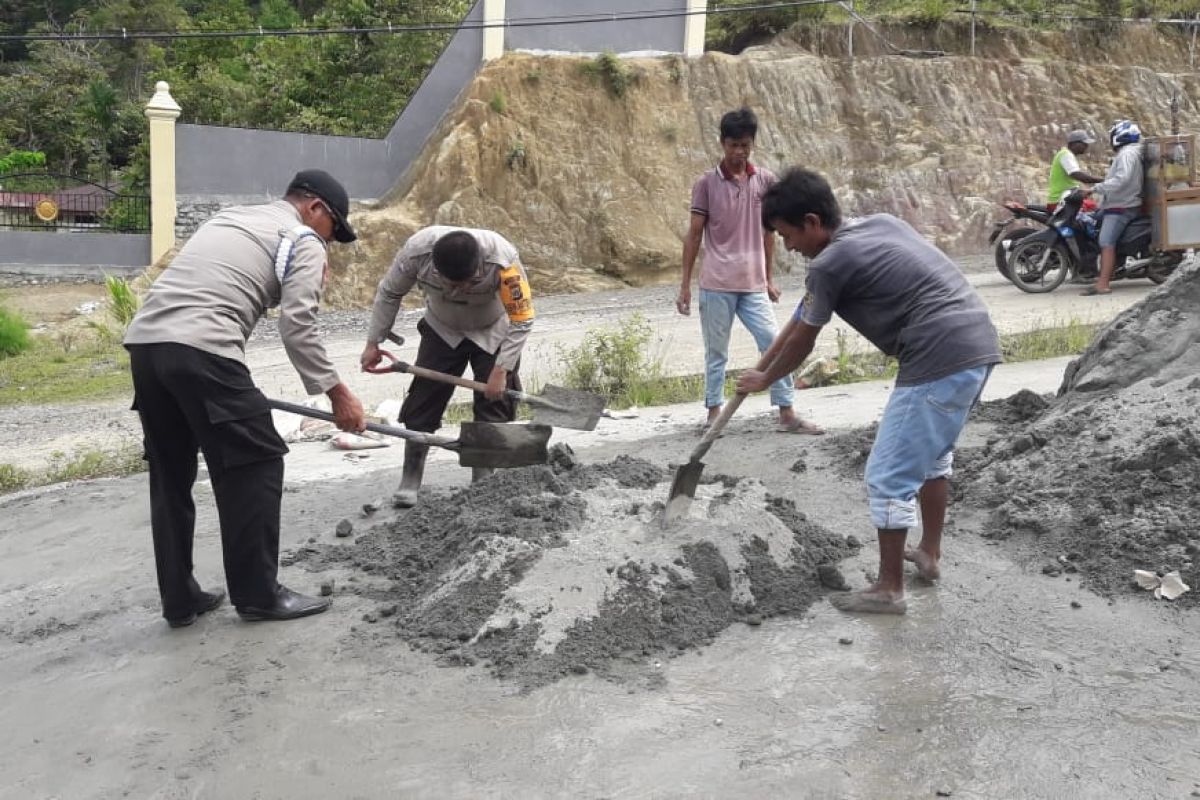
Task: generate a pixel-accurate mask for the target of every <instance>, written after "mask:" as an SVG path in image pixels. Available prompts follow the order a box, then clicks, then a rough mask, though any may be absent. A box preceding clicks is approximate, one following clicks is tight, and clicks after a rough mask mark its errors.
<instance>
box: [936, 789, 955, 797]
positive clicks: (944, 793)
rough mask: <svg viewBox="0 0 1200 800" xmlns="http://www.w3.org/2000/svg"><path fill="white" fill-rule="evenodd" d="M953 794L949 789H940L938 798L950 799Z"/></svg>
mask: <svg viewBox="0 0 1200 800" xmlns="http://www.w3.org/2000/svg"><path fill="white" fill-rule="evenodd" d="M952 794H954V792H952V791H950V790H949V789H938V790H937V796H938V797H949V796H950V795H952Z"/></svg>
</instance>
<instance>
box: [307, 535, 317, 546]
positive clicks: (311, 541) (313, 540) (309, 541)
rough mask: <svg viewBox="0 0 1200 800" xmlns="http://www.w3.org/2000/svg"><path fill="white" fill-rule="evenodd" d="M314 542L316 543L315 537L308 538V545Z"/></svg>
mask: <svg viewBox="0 0 1200 800" xmlns="http://www.w3.org/2000/svg"><path fill="white" fill-rule="evenodd" d="M316 541H317V537H315V536H310V537H308V543H309V544H313V543H315V542H316Z"/></svg>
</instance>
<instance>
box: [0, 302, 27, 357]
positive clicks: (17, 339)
mask: <svg viewBox="0 0 1200 800" xmlns="http://www.w3.org/2000/svg"><path fill="white" fill-rule="evenodd" d="M28 349H29V325H28V324H27V323H26V322H25V320H23V319H21V316H20V315H19V314H17V313H16V312H15V311H9V310H8V309H6V308H4V307H3V306H0V356H3V357H7V356H15V355H19V354H21V353H23V352H25V351H26V350H28Z"/></svg>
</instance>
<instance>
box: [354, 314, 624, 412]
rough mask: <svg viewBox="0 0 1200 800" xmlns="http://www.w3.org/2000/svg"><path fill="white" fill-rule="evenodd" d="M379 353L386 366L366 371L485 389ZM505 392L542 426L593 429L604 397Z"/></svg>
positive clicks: (558, 391) (553, 390)
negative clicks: (528, 409) (527, 408)
mask: <svg viewBox="0 0 1200 800" xmlns="http://www.w3.org/2000/svg"><path fill="white" fill-rule="evenodd" d="M388 338H389V339H391V340H392V341H396V340H397V339H398V338H399V337H397V336H395V334H389V335H388ZM403 341H404V340H403V339H400V342H403ZM379 352H380V353H381V354H382V355H383V357H384V358H386V359H388V360H390V361H391V362H392V363H391V364H389V365H387V366H381V367H372V368H371V369H368V370H367V371H368V372H374V373H376V374H381V373H385V372H406V373H408V374H409V375H415V376H417V377H419V378H426V379H428V380H431V381H438V382H439V383H449V384H451V385H454V386H461V387H463V388H464V389H474V390H475V391H477V392H482V391H483V390H484V389H486V388H487V386H486V385H485V384H482V383H480V382H479V381H472V380H468V379H467V378H459V377H456V376H454V375H447V374H446V373H444V372H435V371H434V370H431V369H426V368H425V367H418V366H416V365H415V364H409V363H406V362H404V361H398V360H396V357H395V356H393V355H392V354H391V353H389V352H388V351H386V350H380V351H379ZM505 394H507V395H508V396H509V397H511V398H513V399H514V400H518V401H520V402H522V403H528V404H529V405H531V406H533V421H534V422H536V423H540V424H543V425H553V426H555V427H558V428H573V429H575V430H579V431H594V430H596V423H597V422H599V421H600V416H601V414H602V413H603V412H604V398H603V397H601V396H600V395H598V394H592V393H591V392H581V391H579V390H577V389H564V388H562V387H561V386H547V387H546V388H545V389H543V390H542V394H541V395H533V394H525V392H518V391H516V390H515V389H509V390H507V391H506V392H505Z"/></svg>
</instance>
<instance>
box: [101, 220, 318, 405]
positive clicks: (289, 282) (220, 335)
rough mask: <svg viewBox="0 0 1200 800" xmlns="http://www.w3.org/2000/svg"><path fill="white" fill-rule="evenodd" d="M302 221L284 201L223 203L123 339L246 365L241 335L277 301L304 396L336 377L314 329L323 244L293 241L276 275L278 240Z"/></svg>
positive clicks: (303, 239)
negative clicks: (282, 270)
mask: <svg viewBox="0 0 1200 800" xmlns="http://www.w3.org/2000/svg"><path fill="white" fill-rule="evenodd" d="M298 225H300V213H299V212H298V211H297V210H296V208H295V206H293V205H292V204H291V203H289V202H287V201H286V200H277V201H275V202H273V203H266V204H263V205H253V206H235V207H233V208H227V209H225V210H223V211H221V212H219V213H217V215H216V216H214V217H213V218H212V219H211V220H209V221H208V222H206V223H204V224H203V225H201V226H200V228H199V229H198V230H197V231H196V232H195V234H193V235H192V238H190V239H189V240H188V241H187V244H185V245H184V246H183V248H182V249H181V250H180V251H179V254H178V255H177V256H175V259H174V260H173V261H171V265H170V266H169V267H167V269H166V270H164V271H163V273H162V275H160V276H159V278H158V280H156V281H155V282H154V285H153V286H152V287H151V288H150V293H149V295H148V296H147V297H146V301H145V303H143V305H142V307H141V309H140V310H139V311H138V313H137V316H136V317H134V319H133V322H132V323H130V325H129V329H128V331H127V332H126V334H125V344H157V343H161V342H174V343H177V344H184V345H188V346H189V347H195V348H196V349H198V350H203V351H204V352H206V353H212V354H213V355H216V356H221V357H223V358H231V359H234V360H236V361H240V362H242V363H245V361H246V340H247V339H248V338H249V336H250V332H251V331H252V330H254V326H255V324H257V323H258V320H259V319H260V318H261V317H262V315H263V313H264V312H265V311H266V310H267V309H268V308H271V307H274V306H276V305H278V306H279V336H280V338H281V339H282V340H283V347H284V350H285V351H286V352H287V355H288V359H289V360H290V361H291V362H292V366H293V367H295V368H296V372H298V373H299V374H300V380H301V381H302V382H303V383H304V388H305V390H306V391H307V392H308V393H309V394H318V393H320V392H325V391H328V390H329V389H331V388H333V387H334V386H336V385H337V384H338V383H339V382H340V379H339V378H338V374H337V371H336V370H335V369H334V368H333V363H332V362H331V361H330V360H329V357H328V356H327V355H326V354H325V347H324V345H322V344H321V340H320V338H319V336H318V335H317V306H318V305H319V303H320V300H321V290H322V288H323V285H324V279H325V264H326V252H325V243H324V242H323V241H322V240H321V239H320V237H317V236H304V237H301V238H299V239H298V240H297V241H296V244H295V247H294V249H293V252H292V261H291V266H290V268H289V270H288V272H287V275H286V276H285V277H284V279H283V285H282V287H281V286H280V281H279V279H278V277H277V276H276V270H275V253H276V251H277V249H278V248H279V243H280V241H281V240H282V239H283V238H284V237H285V236H287V235H288V233H289V232H290V231H292V230H293V229H294V228H296V227H297V226H298Z"/></svg>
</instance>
